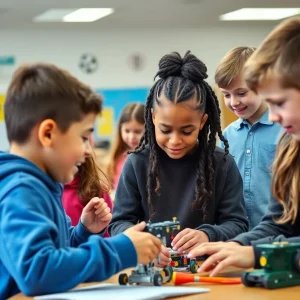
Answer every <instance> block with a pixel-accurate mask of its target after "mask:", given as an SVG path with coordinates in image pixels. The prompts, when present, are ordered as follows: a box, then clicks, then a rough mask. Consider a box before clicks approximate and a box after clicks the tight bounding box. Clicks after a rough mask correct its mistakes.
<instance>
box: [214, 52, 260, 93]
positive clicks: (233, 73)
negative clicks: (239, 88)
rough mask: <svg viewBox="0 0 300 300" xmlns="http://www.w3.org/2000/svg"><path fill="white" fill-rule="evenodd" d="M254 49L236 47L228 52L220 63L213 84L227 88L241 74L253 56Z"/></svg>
mask: <svg viewBox="0 0 300 300" xmlns="http://www.w3.org/2000/svg"><path fill="white" fill-rule="evenodd" d="M255 49H256V48H254V47H236V48H233V49H231V50H230V51H228V52H227V53H226V54H225V56H224V57H223V58H222V60H221V61H220V63H219V65H218V66H217V69H216V72H215V82H216V84H217V85H218V86H219V87H222V88H227V87H228V86H229V85H230V84H231V83H232V81H233V80H234V79H236V78H237V77H238V76H239V75H240V74H242V72H243V68H244V65H245V63H246V61H247V60H248V58H249V57H250V56H251V55H252V54H253V52H254V51H255Z"/></svg>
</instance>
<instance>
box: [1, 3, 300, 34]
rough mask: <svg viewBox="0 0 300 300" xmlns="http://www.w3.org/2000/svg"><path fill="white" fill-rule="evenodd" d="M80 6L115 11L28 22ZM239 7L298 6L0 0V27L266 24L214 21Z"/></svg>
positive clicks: (285, 5) (75, 27)
mask: <svg viewBox="0 0 300 300" xmlns="http://www.w3.org/2000/svg"><path fill="white" fill-rule="evenodd" d="M82 7H86V8H90V7H112V8H114V9H115V13H114V14H112V15H110V16H108V17H105V18H103V19H100V20H98V21H96V22H93V23H34V22H33V21H32V19H33V17H35V16H37V15H39V14H41V13H42V12H44V11H46V10H48V9H54V8H74V9H77V8H82ZM243 7H300V0H285V1H282V0H103V1H101V0H0V29H17V30H21V29H48V28H49V29H105V30H107V29H114V28H118V29H120V28H188V27H194V28H201V27H206V26H256V25H257V24H259V25H261V24H264V23H266V21H263V22H262V21H260V22H257V21H255V22H236V21H235V22H220V21H219V20H218V17H219V15H221V14H224V13H227V12H230V11H233V10H236V9H240V8H243ZM276 23H278V22H274V21H272V22H270V21H268V24H276Z"/></svg>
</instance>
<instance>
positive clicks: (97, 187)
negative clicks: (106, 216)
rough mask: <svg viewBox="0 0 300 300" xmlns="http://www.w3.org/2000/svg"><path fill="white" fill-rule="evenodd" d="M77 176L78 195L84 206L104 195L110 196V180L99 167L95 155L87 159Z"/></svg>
mask: <svg viewBox="0 0 300 300" xmlns="http://www.w3.org/2000/svg"><path fill="white" fill-rule="evenodd" d="M76 176H78V177H79V182H78V185H77V194H78V196H79V199H80V201H81V202H82V203H83V205H86V204H87V203H88V202H89V201H90V200H91V199H92V198H93V197H99V195H101V194H102V193H105V194H108V193H109V191H110V184H109V180H108V178H107V177H106V175H105V174H104V173H103V171H102V170H101V169H100V168H99V167H98V166H97V164H96V161H95V157H94V155H90V156H88V157H87V158H86V159H85V162H84V164H82V165H81V166H80V167H79V171H78V173H77V175H76Z"/></svg>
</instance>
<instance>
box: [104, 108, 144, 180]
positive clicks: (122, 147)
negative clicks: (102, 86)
mask: <svg viewBox="0 0 300 300" xmlns="http://www.w3.org/2000/svg"><path fill="white" fill-rule="evenodd" d="M144 115H145V105H144V104H142V103H129V104H127V105H126V106H125V108H124V109H123V111H122V113H121V116H120V118H119V121H118V132H117V135H116V139H115V142H114V145H113V147H112V150H111V155H110V159H109V164H108V171H107V173H108V176H109V178H111V179H113V177H114V175H115V171H116V164H117V162H118V160H119V159H120V157H121V156H122V155H123V154H124V153H125V152H126V151H129V150H130V149H128V146H127V145H126V143H125V142H124V141H123V139H122V133H121V129H122V125H123V124H124V123H127V122H130V121H131V120H135V121H137V122H138V123H140V124H142V125H144V124H145V117H144Z"/></svg>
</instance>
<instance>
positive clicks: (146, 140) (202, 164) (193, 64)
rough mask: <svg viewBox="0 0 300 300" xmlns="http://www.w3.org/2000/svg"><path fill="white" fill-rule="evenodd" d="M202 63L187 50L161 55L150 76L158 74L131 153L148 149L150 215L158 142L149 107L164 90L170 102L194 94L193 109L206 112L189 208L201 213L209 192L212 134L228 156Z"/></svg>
mask: <svg viewBox="0 0 300 300" xmlns="http://www.w3.org/2000/svg"><path fill="white" fill-rule="evenodd" d="M206 72H207V68H206V66H205V64H204V63H203V62H202V61H200V60H199V59H198V58H197V57H196V56H194V55H193V54H191V53H190V51H188V52H187V53H186V54H185V55H184V57H181V56H180V54H179V53H177V52H172V53H170V54H167V55H165V56H163V57H162V58H161V60H160V61H159V70H158V72H157V73H156V75H155V77H154V79H155V78H156V77H159V80H157V81H156V82H155V84H154V85H153V87H152V88H151V90H150V93H149V95H148V98H147V102H146V109H145V122H146V123H145V131H144V135H143V136H142V138H141V140H140V143H139V145H138V146H137V148H136V149H135V150H134V151H133V153H138V152H141V151H143V150H144V149H145V146H146V145H148V146H149V148H150V157H149V168H148V179H147V194H148V206H149V210H150V215H151V214H153V213H154V212H153V205H152V201H151V199H152V197H153V195H154V193H156V194H159V190H160V181H159V156H158V149H159V148H158V147H159V146H158V145H157V143H156V139H155V130H154V124H153V121H152V113H151V110H152V109H153V108H154V105H160V100H159V97H160V95H161V93H164V95H165V97H166V98H167V99H169V100H170V101H171V102H173V103H175V104H176V103H181V102H184V101H188V100H189V99H191V98H192V97H194V96H195V93H196V98H197V101H198V104H197V107H196V109H197V110H200V111H202V112H203V113H206V114H207V115H208V119H207V121H206V123H205V125H204V126H203V128H202V130H200V131H199V134H198V141H199V145H200V146H199V147H198V150H197V151H198V153H197V156H198V162H197V171H196V172H197V173H196V186H195V199H194V201H193V203H192V208H198V209H199V208H201V209H202V211H203V215H204V216H205V212H206V207H207V203H208V201H209V200H210V199H211V198H212V195H213V186H214V175H215V168H216V166H215V158H214V151H215V147H216V135H217V134H218V136H219V138H220V140H221V141H222V142H223V143H224V146H225V155H224V161H225V160H226V156H227V155H228V153H229V151H228V148H229V145H228V141H227V140H226V139H225V138H224V136H223V135H222V130H221V121H220V114H221V110H220V107H219V102H218V99H217V97H216V95H215V93H214V92H213V90H212V88H211V87H210V86H209V84H208V83H207V82H206V81H204V79H206V78H207V73H206Z"/></svg>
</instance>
